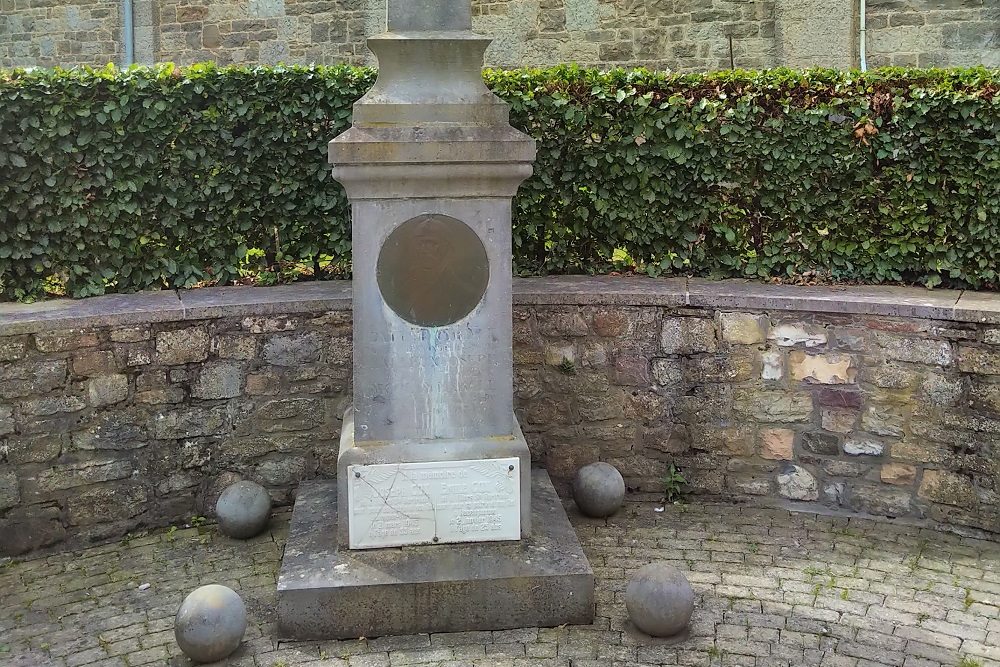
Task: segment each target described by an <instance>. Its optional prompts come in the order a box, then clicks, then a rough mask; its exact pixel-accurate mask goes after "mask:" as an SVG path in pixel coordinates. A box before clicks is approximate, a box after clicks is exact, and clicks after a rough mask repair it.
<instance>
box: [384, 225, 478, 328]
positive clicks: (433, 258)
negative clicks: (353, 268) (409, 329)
mask: <svg viewBox="0 0 1000 667" xmlns="http://www.w3.org/2000/svg"><path fill="white" fill-rule="evenodd" d="M376 277H377V279H378V287H379V290H380V291H381V292H382V298H383V299H384V300H385V302H386V303H387V304H388V305H389V307H390V308H392V310H393V312H395V313H396V314H397V315H399V316H400V317H401V318H403V319H404V320H406V321H407V322H410V323H411V324H416V325H418V326H422V327H442V326H447V325H449V324H454V323H455V322H457V321H459V320H460V319H462V318H463V317H465V316H466V315H468V314H469V313H471V312H472V311H473V310H474V309H475V307H476V306H478V305H479V302H480V301H482V300H483V295H484V294H486V287H487V285H488V284H489V281H490V267H489V259H488V258H487V256H486V248H485V247H484V246H483V242H482V240H480V238H479V236H478V235H477V234H476V232H474V231H473V230H472V228H470V227H469V226H468V225H467V224H465V223H464V222H462V221H461V220H457V219H456V218H452V217H449V216H447V215H439V214H428V215H420V216H417V217H416V218H412V219H410V220H407V221H406V222H404V223H403V224H401V225H400V226H399V227H397V228H396V229H394V230H393V231H392V233H391V234H389V237H388V238H387V239H386V240H385V243H384V244H383V246H382V250H381V251H380V252H379V257H378V266H377V267H376Z"/></svg>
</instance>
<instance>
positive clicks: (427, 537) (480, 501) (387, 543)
mask: <svg viewBox="0 0 1000 667" xmlns="http://www.w3.org/2000/svg"><path fill="white" fill-rule="evenodd" d="M520 479H521V470H520V465H519V460H518V459H517V458H509V459H486V460H482V461H438V462H434V463H392V464H379V465H367V466H363V465H354V466H349V467H348V479H347V484H348V487H347V494H348V498H347V501H348V507H349V512H350V514H349V521H350V536H351V540H350V542H351V544H350V546H351V548H352V549H375V548H379V547H399V546H405V545H410V544H444V543H449V542H497V541H502V540H519V539H521V492H520V491H521V489H520Z"/></svg>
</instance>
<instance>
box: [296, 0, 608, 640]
mask: <svg viewBox="0 0 1000 667" xmlns="http://www.w3.org/2000/svg"><path fill="white" fill-rule="evenodd" d="M387 28H388V30H387V32H386V33H385V34H382V35H380V36H378V37H374V38H372V39H370V40H369V42H368V44H369V46H370V47H371V48H372V50H373V51H374V52H375V54H376V56H378V60H379V72H378V78H377V80H376V82H375V85H374V86H372V88H371V90H369V91H368V92H367V93H366V94H365V96H364V97H363V98H362V99H361V100H359V101H358V102H357V104H355V106H354V119H353V126H352V127H351V129H349V130H347V131H346V132H344V133H343V134H341V135H340V136H338V137H336V138H335V139H334V140H333V141H331V142H330V145H329V157H330V163H331V164H332V165H333V176H334V178H335V179H336V180H337V181H339V182H340V183H341V184H342V185H343V186H344V189H345V191H346V193H347V197H348V199H349V200H350V202H351V220H352V249H353V255H352V261H353V263H352V269H353V274H354V299H353V301H354V311H353V314H354V392H353V393H354V405H353V408H352V409H351V410H350V411H349V412H348V414H347V416H346V418H345V420H344V426H343V430H342V434H343V435H342V438H341V447H340V453H339V457H338V460H337V478H338V479H337V482H317V483H311V484H303V485H302V486H301V487H300V489H299V496H298V498H297V500H296V503H295V510H294V513H293V515H292V525H291V533H290V535H289V538H288V544H287V546H286V548H285V556H284V559H283V560H282V564H281V575H280V578H279V582H278V618H279V626H280V632H281V634H282V635H283V636H284V637H287V638H292V639H335V638H340V639H347V638H357V637H361V636H364V637H374V636H379V635H395V634H412V633H423V632H457V631H463V630H500V629H507V628H519V627H532V626H556V625H562V624H568V623H574V624H576V623H584V624H585V623H590V622H592V620H593V617H594V611H595V610H594V574H593V571H592V570H591V569H590V565H589V564H588V563H587V559H586V557H585V556H584V554H583V550H582V549H581V548H580V543H579V541H578V540H577V538H576V533H575V532H574V531H573V528H572V526H570V524H569V520H568V519H567V518H566V513H565V512H564V511H563V508H562V505H561V503H560V502H559V498H558V497H557V496H556V493H555V490H554V489H553V488H552V483H551V482H550V481H549V478H548V475H546V474H545V473H544V472H542V471H535V472H532V471H531V456H530V452H529V451H528V445H527V443H526V442H525V440H524V436H523V434H522V433H521V429H520V428H519V427H518V425H517V419H516V418H515V417H514V396H513V382H514V378H513V374H514V369H513V365H514V363H513V351H512V331H511V319H512V304H511V276H512V273H513V271H512V266H511V263H512V256H511V245H512V233H511V212H512V205H513V204H512V200H513V197H514V195H515V194H516V193H517V189H518V187H519V186H520V184H521V183H522V182H523V181H524V179H526V178H528V177H529V176H530V175H531V173H532V163H533V161H534V159H535V142H534V140H533V139H532V138H531V137H529V136H527V135H526V134H523V133H522V132H519V131H518V130H515V129H514V128H513V127H511V125H510V123H509V109H508V107H507V105H506V104H505V103H504V102H503V101H502V100H501V99H500V98H498V97H497V96H496V95H494V94H493V93H492V92H491V91H490V90H489V88H487V87H486V84H485V83H484V81H483V77H482V64H483V54H484V53H485V51H486V47H487V46H488V45H489V43H490V40H489V39H487V38H484V37H482V36H480V35H476V34H474V33H473V32H472V5H471V2H470V0H389V2H388V4H387Z"/></svg>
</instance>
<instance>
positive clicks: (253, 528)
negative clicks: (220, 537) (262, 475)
mask: <svg viewBox="0 0 1000 667" xmlns="http://www.w3.org/2000/svg"><path fill="white" fill-rule="evenodd" d="M215 516H216V518H217V519H218V520H219V530H221V531H222V532H223V534H225V535H228V536H229V537H235V538H237V539H240V540H247V539H250V538H251V537H254V536H255V535H259V534H260V533H261V531H262V530H264V529H265V528H267V524H268V522H269V521H270V520H271V496H270V494H269V493H268V492H267V489H265V488H264V487H263V486H261V485H260V484H257V483H256V482H247V481H243V482H236V483H235V484H233V485H232V486H230V487H228V488H227V489H226V490H225V491H223V492H222V495H220V496H219V501H218V502H217V503H215Z"/></svg>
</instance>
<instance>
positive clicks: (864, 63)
mask: <svg viewBox="0 0 1000 667" xmlns="http://www.w3.org/2000/svg"><path fill="white" fill-rule="evenodd" d="M860 2H861V71H862V72H867V71H868V26H867V25H866V24H867V23H868V21H867V19H866V18H865V14H866V12H867V7H866V5H867V2H866V0H860Z"/></svg>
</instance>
